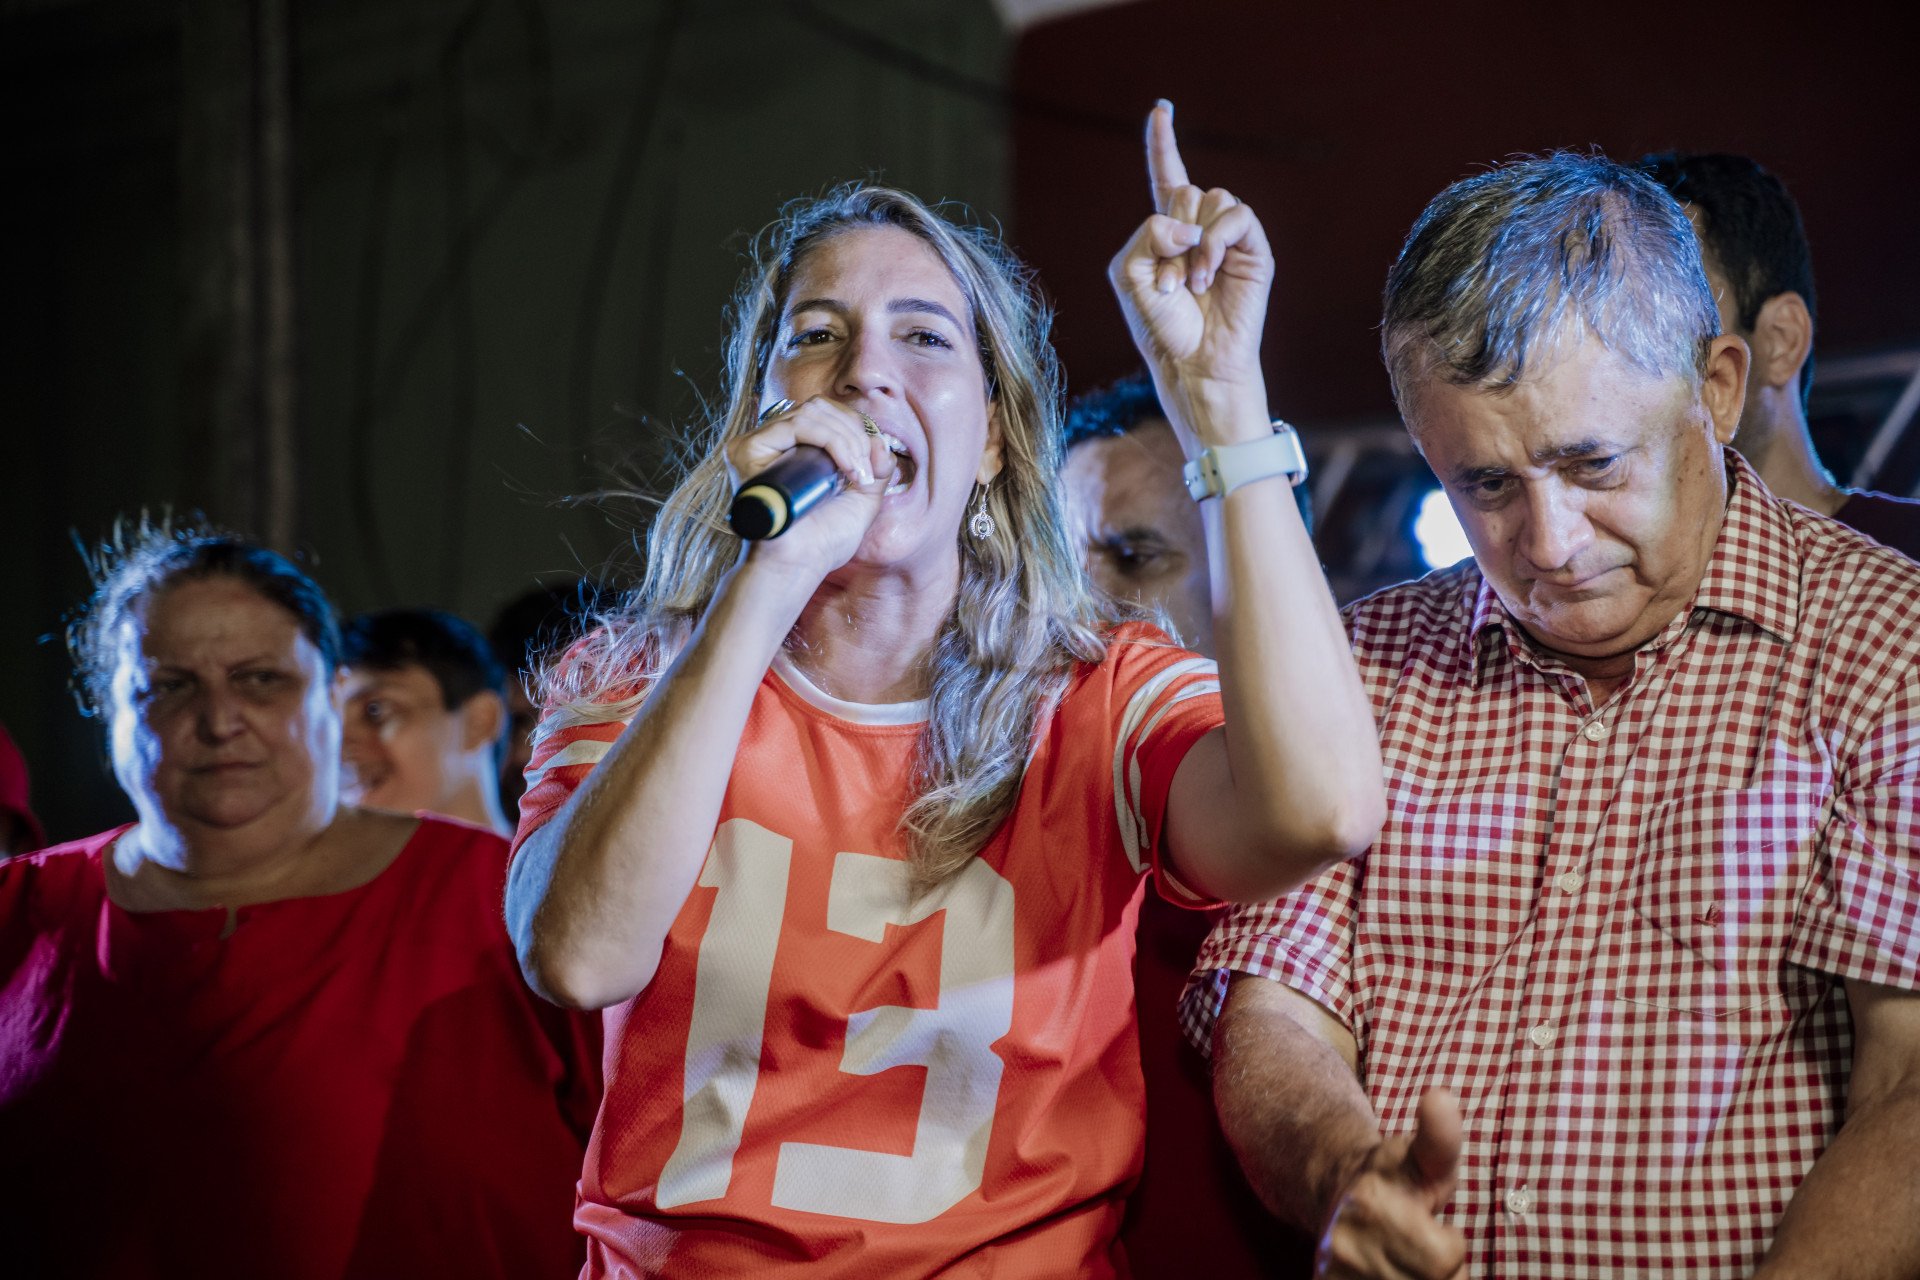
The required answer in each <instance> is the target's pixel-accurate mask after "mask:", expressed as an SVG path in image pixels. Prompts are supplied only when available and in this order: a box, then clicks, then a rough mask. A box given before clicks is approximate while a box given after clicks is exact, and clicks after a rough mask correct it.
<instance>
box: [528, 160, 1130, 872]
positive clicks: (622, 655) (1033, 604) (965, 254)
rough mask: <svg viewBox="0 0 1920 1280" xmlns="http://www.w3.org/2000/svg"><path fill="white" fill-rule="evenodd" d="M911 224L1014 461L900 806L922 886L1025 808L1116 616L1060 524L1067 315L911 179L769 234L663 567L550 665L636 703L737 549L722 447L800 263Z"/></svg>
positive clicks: (934, 664) (853, 191)
mask: <svg viewBox="0 0 1920 1280" xmlns="http://www.w3.org/2000/svg"><path fill="white" fill-rule="evenodd" d="M866 227H897V228H899V229H900V230H903V231H906V232H908V233H910V234H912V235H914V236H917V237H919V239H920V240H921V241H922V242H924V243H925V244H926V245H927V246H928V247H929V248H931V249H932V250H933V252H934V253H935V254H936V255H938V257H939V258H940V260H941V261H942V262H944V263H945V264H946V266H947V269H948V270H949V271H950V272H952V273H953V278H954V280H955V281H956V282H957V283H958V284H959V286H960V289H961V291H962V292H963V293H964V294H965V295H966V297H967V301H968V303H969V304H970V306H971V308H972V311H973V327H974V335H975V338H976V340H977V343H978V347H979V353H980V362H981V365H982V367H983V368H984V369H985V371H986V382H987V393H988V396H989V397H990V398H991V399H992V400H993V401H994V402H995V403H996V404H997V405H998V407H999V421H1000V428H1001V433H1002V459H1003V465H1002V468H1001V471H1000V474H999V475H998V476H997V477H995V479H994V482H993V483H992V484H991V485H990V486H988V489H987V497H986V501H987V506H988V509H989V510H990V511H991V512H992V514H993V519H994V522H995V524H996V525H997V527H998V532H997V533H995V535H994V536H993V537H991V538H984V539H975V538H971V537H968V536H966V535H965V534H964V533H962V532H961V531H959V530H956V531H955V538H956V540H957V542H958V544H959V550H960V565H961V571H960V589H959V593H958V595H957V596H956V598H955V600H954V605H953V611H952V612H951V613H950V614H949V615H948V617H947V619H946V621H945V622H944V623H943V624H942V625H941V628H940V631H939V634H938V635H937V637H936V638H935V640H934V644H933V648H932V651H931V653H930V654H929V656H928V658H927V676H928V685H929V688H930V690H931V707H930V710H929V715H928V719H927V724H926V728H925V729H924V730H923V731H922V732H921V734H920V738H919V741H918V743H917V745H916V752H915V760H914V775H913V783H914V798H913V800H912V802H911V803H910V804H909V805H908V807H907V810H906V812H905V813H904V814H903V815H902V816H901V820H900V828H901V830H902V831H903V832H904V833H905V835H906V839H907V846H908V856H909V859H910V861H911V863H912V865H913V872H914V879H915V882H916V884H917V885H918V886H919V887H921V888H923V889H924V888H926V887H928V886H931V885H934V884H938V883H939V882H940V881H942V880H945V879H946V878H947V877H949V876H951V875H952V874H954V873H955V872H956V871H958V870H960V869H961V868H962V867H964V866H965V865H966V863H967V861H968V860H969V859H971V858H972V857H973V856H974V855H975V854H977V853H978V852H979V851H980V850H981V848H982V847H984V846H985V845H986V843H987V842H988V841H989V840H990V839H991V838H992V836H993V834H994V832H995V831H997V830H998V829H999V827H1000V825H1001V823H1003V822H1004V821H1005V820H1006V818H1007V816H1008V815H1009V814H1010V813H1011V812H1012V811H1013V806H1014V802H1015V801H1016V799H1017V798H1018V796H1019V792H1020V783H1021V779H1022V777H1023V776H1024V774H1025V770H1026V763H1027V759H1028V756H1029V754H1030V753H1031V751H1032V747H1033V742H1034V737H1035V733H1036V731H1037V728H1038V726H1039V725H1040V723H1041V722H1042V721H1043V719H1044V718H1045V717H1046V716H1048V715H1050V714H1051V712H1052V710H1053V707H1054V705H1055V703H1056V702H1057V701H1058V699H1059V697H1060V695H1061V694H1062V693H1063V692H1064V690H1065V688H1066V685H1067V681H1068V680H1069V679H1070V677H1071V675H1072V673H1073V669H1074V667H1075V665H1076V664H1077V663H1081V662H1098V661H1100V659H1101V658H1102V656H1103V655H1104V654H1105V652H1106V641H1105V639H1104V636H1105V634H1106V633H1107V632H1108V630H1109V629H1110V626H1111V623H1112V621H1113V620H1114V618H1115V611H1114V610H1113V607H1112V605H1111V604H1109V603H1105V602H1104V601H1103V598H1102V597H1100V596H1098V595H1097V594H1096V592H1095V590H1094V589H1093V587H1092V585H1091V583H1090V581H1089V579H1088V577H1087V575H1086V573H1085V571H1084V569H1083V567H1082V564H1081V562H1080V559H1079V556H1078V555H1077V554H1076V552H1075V549H1074V547H1073V546H1072V544H1071V541H1070V539H1069V538H1068V536H1067V534H1066V531H1065V527H1064V523H1063V521H1062V518H1061V511H1060V501H1059V496H1058V486H1057V476H1058V473H1059V468H1060V453H1061V447H1060V430H1059V426H1060V424H1059V414H1060V401H1061V379H1060V369H1059V362H1058V360H1057V359H1056V357H1055V356H1054V353H1053V348H1052V346H1051V344H1050V343H1049V342H1048V338H1047V331H1048V328H1049V326H1050V324H1051V320H1052V317H1051V314H1050V312H1049V310H1048V308H1047V306H1046V304H1045V303H1044V302H1043V301H1042V299H1041V298H1040V296H1039V294H1038V293H1037V291H1036V290H1035V289H1034V287H1033V283H1032V278H1031V273H1030V272H1029V271H1028V270H1027V269H1026V267H1025V266H1023V265H1022V264H1021V263H1020V262H1019V261H1018V260H1017V259H1016V258H1014V257H1013V255H1012V254H1011V253H1010V252H1008V250H1007V249H1006V247H1005V246H1004V245H1003V244H1001V242H1000V240H999V238H998V237H997V236H995V235H994V234H993V233H992V232H991V231H989V230H987V229H986V228H984V227H980V226H977V225H961V224H958V223H955V222H951V221H949V220H947V219H946V218H945V217H943V216H941V214H940V213H938V212H936V211H935V210H934V209H932V208H930V207H929V206H927V205H926V204H924V203H922V202H921V201H920V200H918V199H917V198H915V197H914V196H911V195H909V194H907V193H906V192H904V191H897V190H893V189H890V188H887V187H880V186H872V185H868V184H864V183H849V184H846V185H844V186H840V187H837V188H835V189H834V190H832V191H830V192H828V193H827V194H826V195H824V196H821V197H819V198H817V199H810V200H801V201H795V202H794V203H792V204H790V205H788V206H787V207H786V208H785V209H784V210H782V212H781V216H780V217H779V219H778V220H776V221H775V222H774V223H773V224H772V225H771V226H769V227H767V228H766V229H765V230H764V231H762V232H761V233H760V235H759V236H758V237H756V239H755V241H754V246H753V252H752V266H751V267H750V269H749V271H748V273H747V275H746V278H745V280H744V281H743V283H742V285H741V287H740V289H739V291H738V293H737V294H736V295H735V298H734V302H733V307H732V311H731V318H732V327H731V336H730V337H729V339H728V342H727V347H726V372H725V376H726V387H725V392H726V394H725V399H724V402H723V404H722V405H721V406H720V411H719V412H718V413H717V414H715V415H714V416H713V417H712V419H711V420H710V421H709V422H708V423H707V424H706V426H705V428H704V429H703V431H702V432H701V441H700V442H698V443H704V448H703V449H701V450H700V454H701V456H700V458H699V460H698V461H697V462H695V463H694V464H693V466H692V467H691V469H690V470H689V472H688V473H687V474H686V476H685V477H684V478H683V479H682V480H681V481H680V483H679V484H678V485H677V486H676V487H675V488H674V490H673V492H672V494H671V495H670V496H669V497H668V498H667V500H666V501H665V503H664V504H663V505H662V506H661V508H660V511H659V513H658V515H657V516H656V517H655V519H654V521H653V524H652V527H651V529H650V530H649V533H648V537H647V568H646V576H645V578H644V579H643V580H642V582H641V584H640V586H639V588H638V589H637V590H636V591H634V592H633V593H632V594H631V595H630V596H628V597H627V598H626V599H625V600H624V601H623V602H621V604H619V605H618V606H617V607H616V608H614V609H612V610H610V611H608V612H606V613H604V614H602V615H601V616H600V618H599V619H598V620H597V621H598V622H599V626H598V627H597V628H596V629H595V630H593V631H592V632H591V633H590V634H589V636H588V637H587V639H586V640H584V641H583V642H582V643H581V644H580V645H577V646H575V648H574V649H573V650H572V651H571V652H569V653H568V654H567V655H566V656H565V657H563V658H562V659H560V660H559V661H558V662H556V663H554V664H552V665H551V666H550V667H549V668H548V669H547V670H546V671H545V672H544V673H543V675H542V685H543V691H544V694H545V697H544V699H543V700H544V701H545V702H546V703H547V704H548V705H550V706H560V707H571V708H574V709H576V710H585V709H586V708H587V707H589V706H591V707H594V708H596V709H597V710H598V712H599V714H601V715H604V714H605V712H606V710H607V709H608V708H609V705H610V704H612V705H613V706H614V707H615V708H616V709H617V710H618V712H619V713H620V714H631V711H632V709H634V708H637V706H638V705H639V703H640V701H641V699H642V698H644V696H645V690H646V687H647V686H648V685H649V684H650V683H651V681H652V680H653V679H655V678H657V677H658V675H659V674H660V673H661V672H662V671H664V670H665V668H666V667H667V665H668V664H669V663H670V662H671V661H672V659H673V656H674V654H675V653H677V652H678V650H679V647H680V646H681V645H682V644H684V643H685V642H686V638H687V637H688V635H689V634H691V631H692V629H693V626H694V624H695V623H696V622H697V621H698V620H699V619H700V617H701V616H702V615H703V614H704V613H705V612H706V610H707V608H708V606H709V605H710V604H711V602H712V600H713V595H714V592H715V590H717V588H718V586H719V583H720V580H721V578H722V577H723V576H724V575H725V574H726V572H727V570H728V569H730V568H731V567H732V566H733V565H734V564H735V563H736V562H737V561H738V560H739V558H740V540H739V539H738V538H737V537H736V536H734V534H733V533H732V531H731V530H730V529H729V528H728V527H727V523H726V512H727V508H728V505H729V504H730V502H731V500H732V497H733V491H732V484H731V482H730V480H729V478H728V474H727V468H726V462H725V459H724V457H723V456H722V445H723V443H724V442H725V441H727V440H730V439H732V438H733V437H735V436H739V435H742V434H744V433H746V432H749V431H751V430H753V429H754V427H755V425H756V420H757V417H758V412H757V411H758V406H759V404H760V398H761V392H762V389H763V384H764V382H765V379H766V372H767V366H768V363H769V361H770V360H771V359H772V356H773V351H774V344H775V340H776V333H777V330H778V327H779V324H780V319H781V312H782V310H783V309H784V307H785V305H786V302H787V293H788V289H789V287H790V285H791V282H792V280H793V276H794V272H795V270H796V268H797V267H798V266H799V265H800V263H801V262H802V261H804V260H805V258H806V256H807V255H808V254H809V253H811V252H813V251H814V250H815V249H817V248H819V247H820V246H821V245H822V244H824V243H826V242H827V241H828V240H830V239H831V238H833V237H834V236H836V235H839V234H841V233H843V232H846V231H851V230H857V229H861V228H866Z"/></svg>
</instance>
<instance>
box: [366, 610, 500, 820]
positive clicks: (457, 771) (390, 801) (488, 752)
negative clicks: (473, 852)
mask: <svg viewBox="0 0 1920 1280" xmlns="http://www.w3.org/2000/svg"><path fill="white" fill-rule="evenodd" d="M341 652H342V654H343V658H344V665H345V668H346V679H347V684H346V691H347V713H346V723H345V726H344V728H343V731H342V736H341V753H342V759H343V760H344V761H345V763H346V773H345V777H344V778H343V780H342V789H343V791H344V793H345V796H346V798H347V800H348V802H349V803H353V804H364V805H368V806H371V807H373V808H376V809H391V810H393V811H394V812H396V813H417V812H422V811H424V812H427V813H437V814H440V815H442V816H443V817H448V818H458V819H460V820H461V821H462V822H471V823H472V824H473V825H474V826H476V827H485V828H486V829H487V830H489V831H492V832H494V833H495V834H496V835H501V836H510V835H512V834H513V824H512V823H510V822H508V821H507V819H506V816H505V814H504V813H503V812H502V810H501V808H500V788H499V768H500V753H501V748H502V739H503V737H504V735H505V733H506V729H507V685H508V680H507V674H506V672H505V671H504V670H503V669H502V668H501V666H500V664H499V663H498V662H496V661H495V660H494V656H493V650H492V649H491V648H490V647H488V645H487V641H486V638H485V637H483V636H482V635H481V634H480V633H479V631H477V630H475V629H474V628H473V627H472V626H471V625H469V624H468V623H466V622H464V621H462V620H461V619H460V618H457V617H455V616H454V615H453V614H451V613H446V612H444V611H442V610H439V609H388V610H385V611H383V612H380V613H363V614H360V615H358V616H356V617H354V618H352V619H350V620H349V621H348V622H347V625H346V626H345V628H343V630H342V634H341Z"/></svg>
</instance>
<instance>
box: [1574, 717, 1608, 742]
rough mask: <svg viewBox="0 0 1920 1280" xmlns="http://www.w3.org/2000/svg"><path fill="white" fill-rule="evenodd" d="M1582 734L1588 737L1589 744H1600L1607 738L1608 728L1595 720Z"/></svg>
mask: <svg viewBox="0 0 1920 1280" xmlns="http://www.w3.org/2000/svg"><path fill="white" fill-rule="evenodd" d="M1580 732H1581V733H1582V734H1584V735H1585V736H1586V739H1587V741H1588V742H1598V741H1600V740H1601V739H1602V738H1604V737H1606V736H1607V726H1606V725H1604V724H1602V723H1601V722H1600V721H1598V720H1595V721H1594V722H1593V723H1591V724H1589V725H1588V726H1587V727H1586V728H1584V729H1582V730H1581V731H1580Z"/></svg>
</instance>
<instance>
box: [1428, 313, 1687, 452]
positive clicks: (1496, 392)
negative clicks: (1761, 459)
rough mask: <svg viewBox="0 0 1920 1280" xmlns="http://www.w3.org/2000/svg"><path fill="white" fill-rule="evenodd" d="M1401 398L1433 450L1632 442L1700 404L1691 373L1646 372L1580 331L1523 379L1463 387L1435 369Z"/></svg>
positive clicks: (1658, 432)
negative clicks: (1577, 339)
mask: <svg viewBox="0 0 1920 1280" xmlns="http://www.w3.org/2000/svg"><path fill="white" fill-rule="evenodd" d="M1410 390H1411V392H1412V394H1411V395H1408V396H1406V397H1404V403H1403V405H1402V409H1403V413H1404V416H1405V419H1406V424H1407V429H1408V430H1409V431H1410V432H1411V433H1412V435H1413V439H1414V443H1415V444H1416V445H1417V446H1418V447H1419V448H1420V450H1421V452H1422V453H1423V454H1424V455H1426V456H1427V458H1428V460H1429V461H1430V462H1431V461H1433V459H1434V456H1435V454H1436V453H1440V454H1446V455H1448V456H1450V457H1457V456H1460V455H1463V454H1477V455H1489V460H1488V461H1487V462H1486V463H1485V465H1492V461H1491V455H1496V454H1497V455H1499V456H1500V457H1501V459H1502V460H1503V464H1504V465H1512V464H1513V463H1515V462H1517V461H1519V460H1521V459H1528V458H1535V459H1551V458H1552V457H1555V456H1572V455H1575V454H1585V453H1590V452H1593V451H1595V450H1597V449H1600V448H1603V447H1606V446H1611V447H1613V448H1616V449H1625V448H1630V447H1632V446H1634V445H1636V444H1639V443H1643V442H1645V441H1647V440H1649V439H1652V438H1656V437H1658V436H1662V435H1665V434H1667V433H1670V432H1672V431H1674V430H1677V429H1679V428H1680V427H1681V426H1682V425H1683V424H1685V423H1687V422H1689V421H1690V420H1691V419H1692V418H1693V417H1694V416H1697V415H1694V414H1693V412H1692V411H1693V410H1694V408H1695V407H1696V406H1697V404H1698V402H1699V387H1698V385H1697V382H1696V380H1695V379H1693V378H1691V377H1688V376H1685V375H1682V374H1678V373H1652V372H1648V371H1647V370H1645V369H1643V368H1641V367H1640V366H1639V365H1637V364H1635V363H1634V362H1633V361H1631V360H1629V359H1627V358H1625V357H1624V356H1622V355H1620V354H1619V353H1618V352H1615V351H1613V350H1612V349H1610V348H1609V347H1608V346H1607V345H1606V344H1605V343H1604V342H1602V341H1601V340H1600V339H1599V338H1598V337H1596V336H1593V335H1591V334H1588V335H1584V336H1583V337H1582V338H1581V339H1580V340H1579V341H1576V342H1563V343H1560V344H1558V345H1557V346H1556V348H1555V349H1554V350H1553V351H1552V353H1551V356H1550V358H1549V359H1547V360H1546V361H1545V362H1544V363H1543V364H1540V365H1536V366H1535V368H1534V369H1533V370H1532V371H1530V372H1529V373H1528V374H1527V375H1526V376H1524V377H1522V378H1519V379H1517V380H1515V381H1512V382H1503V383H1498V384H1495V385H1492V386H1477V387H1476V386H1463V385H1460V384H1459V383H1457V382H1454V381H1452V380H1450V379H1449V378H1447V377H1446V376H1445V374H1444V371H1443V370H1441V369H1438V368H1433V369H1429V370H1427V371H1426V372H1425V373H1424V374H1423V375H1422V376H1420V377H1419V378H1417V379H1415V380H1414V381H1413V382H1412V384H1411V386H1410Z"/></svg>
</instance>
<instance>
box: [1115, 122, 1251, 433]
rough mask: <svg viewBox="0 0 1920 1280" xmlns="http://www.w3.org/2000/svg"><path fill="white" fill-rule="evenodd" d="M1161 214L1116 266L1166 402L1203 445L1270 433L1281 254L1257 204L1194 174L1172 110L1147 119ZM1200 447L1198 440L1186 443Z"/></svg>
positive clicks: (1138, 339)
mask: <svg viewBox="0 0 1920 1280" xmlns="http://www.w3.org/2000/svg"><path fill="white" fill-rule="evenodd" d="M1147 173H1148V177H1149V178H1150V179H1151V181H1152V184H1153V205H1154V214H1153V216H1151V217H1149V218H1148V219H1147V220H1146V221H1145V222H1143V223H1141V224H1140V229H1139V230H1138V231H1136V232H1135V233H1134V236H1133V238H1132V239H1131V240H1129V241H1128V242H1127V245H1126V247H1125V248H1123V249H1121V250H1120V252H1119V253H1118V254H1117V255H1115V257H1114V259H1113V261H1112V263H1110V264H1109V265H1108V268H1107V276H1108V278H1109V279H1110V280H1111V281H1112V282H1113V287H1114V292H1115V293H1116V294H1118V295H1119V298H1120V308H1121V310H1122V311H1123V312H1125V313H1126V317H1127V326H1128V328H1129V329H1131V330H1132V332H1133V340H1134V345H1136V346H1137V347H1139V349H1140V354H1141V355H1142V356H1143V357H1145V359H1146V362H1147V366H1148V368H1149V369H1151V370H1152V372H1153V378H1154V383H1155V385H1156V386H1157V387H1158V389H1159V391H1160V400H1161V405H1162V407H1163V408H1165V409H1166V410H1167V413H1168V417H1169V418H1170V419H1171V420H1172V422H1173V424H1174V427H1175V429H1176V430H1179V431H1182V433H1183V434H1184V435H1186V436H1188V437H1198V439H1199V443H1201V444H1219V443H1229V442H1230V440H1229V438H1228V435H1226V434H1223V432H1226V431H1229V430H1231V429H1232V428H1236V427H1237V428H1238V429H1239V430H1238V431H1237V433H1236V434H1234V436H1233V438H1235V439H1246V438H1253V437H1255V436H1258V435H1263V434H1266V432H1267V426H1266V422H1267V402H1266V382H1265V379H1264V377H1263V376H1262V374H1261V372H1260V335H1261V331H1262V329H1263V328H1264V327H1265V324H1266V317H1267V295H1268V293H1269V291H1270V290H1271V289H1272V287H1273V251H1272V249H1271V248H1269V247H1268V244H1267V236H1266V232H1265V231H1264V230H1263V229H1262V228H1261V226H1260V220H1259V219H1258V218H1256V217H1255V216H1254V215H1253V210H1251V209H1249V208H1248V207H1247V206H1246V205H1244V204H1241V203H1240V202H1239V201H1238V200H1237V199H1235V198H1234V197H1233V195H1232V194H1231V193H1230V192H1227V191H1223V190H1221V189H1219V188H1218V187H1216V188H1214V189H1212V190H1210V191H1202V190H1201V189H1200V188H1199V187H1197V186H1195V185H1194V184H1193V183H1191V182H1189V181H1188V179H1187V169H1186V165H1185V163H1184V162H1183V161H1182V160H1181V158H1180V147H1179V144H1178V142H1176V141H1175V139H1174V135H1173V106H1172V104H1170V103H1167V102H1164V101H1163V102H1161V103H1160V104H1158V105H1157V106H1155V107H1154V109H1153V110H1152V112H1150V113H1149V114H1148V116H1147ZM1187 443H1188V444H1189V449H1190V451H1191V445H1192V440H1191V439H1189V440H1188V441H1187Z"/></svg>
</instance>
